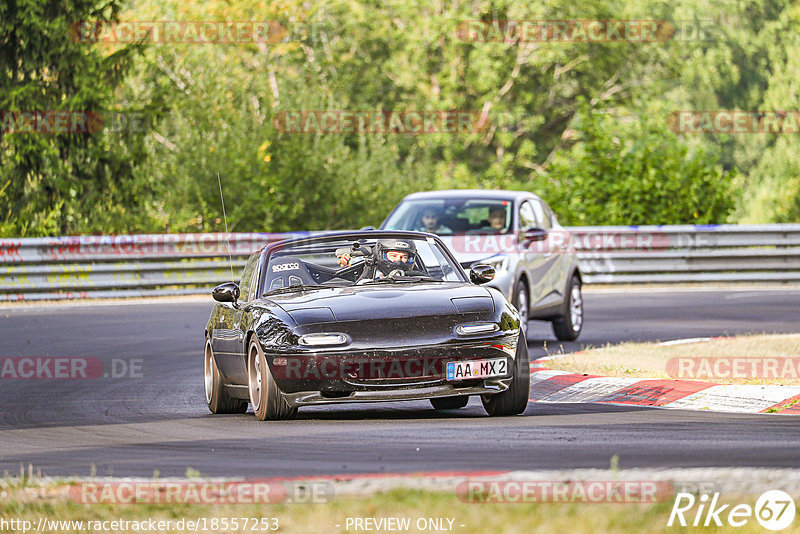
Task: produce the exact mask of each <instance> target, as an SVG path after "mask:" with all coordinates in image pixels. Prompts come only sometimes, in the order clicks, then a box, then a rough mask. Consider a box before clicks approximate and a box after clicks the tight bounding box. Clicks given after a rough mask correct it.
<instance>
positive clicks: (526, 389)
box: [481, 332, 531, 417]
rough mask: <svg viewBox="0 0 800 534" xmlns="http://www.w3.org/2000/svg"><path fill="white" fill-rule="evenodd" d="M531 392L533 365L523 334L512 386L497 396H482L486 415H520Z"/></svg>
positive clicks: (518, 347) (520, 336)
mask: <svg viewBox="0 0 800 534" xmlns="http://www.w3.org/2000/svg"><path fill="white" fill-rule="evenodd" d="M530 391H531V364H530V360H529V359H528V342H527V340H526V339H525V334H524V333H523V332H520V333H519V341H518V342H517V353H516V355H515V356H514V368H513V374H512V378H511V385H510V386H509V387H508V389H507V390H505V391H504V392H502V393H498V394H497V395H481V401H482V402H483V407H484V409H485V410H486V413H488V414H489V415H491V416H492V417H498V416H504V415H519V414H521V413H522V412H524V411H525V408H526V407H527V406H528V398H529V397H530Z"/></svg>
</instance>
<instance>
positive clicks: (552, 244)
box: [529, 199, 569, 308]
mask: <svg viewBox="0 0 800 534" xmlns="http://www.w3.org/2000/svg"><path fill="white" fill-rule="evenodd" d="M529 203H530V205H531V208H532V209H533V213H534V216H535V218H536V226H537V228H541V229H543V230H546V231H547V238H546V239H545V240H543V241H540V242H538V245H537V250H538V251H539V252H540V253H541V256H542V262H541V267H540V271H539V273H538V274H539V279H538V280H539V288H538V290H539V293H538V300H534V301H533V302H534V303H536V305H537V307H541V308H546V307H548V306H552V305H555V304H558V303H560V302H561V300H562V299H563V292H564V276H565V275H564V274H563V272H562V271H564V267H563V265H564V262H565V261H566V262H567V263H569V258H568V257H567V255H565V254H562V253H561V250H562V249H561V245H562V243H561V239H562V238H563V236H562V235H561V234H560V233H559V232H557V231H555V229H554V227H553V218H552V212H551V211H550V209H549V208H548V207H547V205H546V204H544V202H542V201H541V200H539V199H531V200H530V201H529Z"/></svg>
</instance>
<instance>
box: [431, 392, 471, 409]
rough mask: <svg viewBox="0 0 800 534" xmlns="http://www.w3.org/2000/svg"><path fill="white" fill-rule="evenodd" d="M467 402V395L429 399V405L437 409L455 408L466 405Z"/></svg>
mask: <svg viewBox="0 0 800 534" xmlns="http://www.w3.org/2000/svg"><path fill="white" fill-rule="evenodd" d="M468 402H469V395H463V396H461V397H439V398H436V399H431V405H432V406H433V407H434V408H436V409H437V410H457V409H459V408H463V407H464V406H466V405H467V403H468Z"/></svg>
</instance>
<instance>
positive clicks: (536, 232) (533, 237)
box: [522, 228, 547, 243]
mask: <svg viewBox="0 0 800 534" xmlns="http://www.w3.org/2000/svg"><path fill="white" fill-rule="evenodd" d="M545 239H547V230H544V229H542V228H531V229H530V230H525V233H524V234H523V239H522V240H523V242H525V243H530V242H531V241H544V240H545Z"/></svg>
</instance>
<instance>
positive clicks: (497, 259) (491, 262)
mask: <svg viewBox="0 0 800 534" xmlns="http://www.w3.org/2000/svg"><path fill="white" fill-rule="evenodd" d="M476 263H480V264H483V265H488V266H489V267H492V268H493V269H494V270H495V272H497V273H499V272H502V271H505V270H506V268H507V267H508V257H506V256H500V255H497V256H492V257H491V258H486V259H485V260H481V261H476V262H474V263H473V265H475V264H476Z"/></svg>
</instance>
